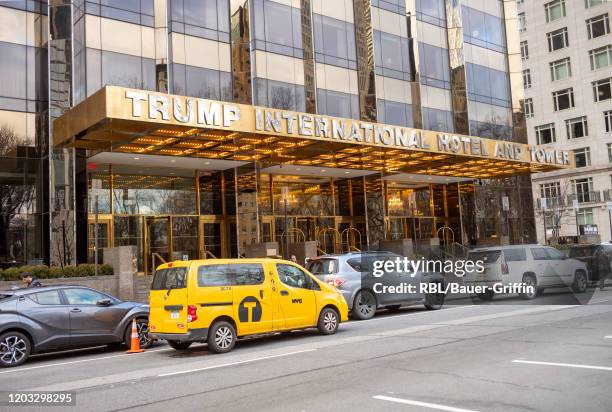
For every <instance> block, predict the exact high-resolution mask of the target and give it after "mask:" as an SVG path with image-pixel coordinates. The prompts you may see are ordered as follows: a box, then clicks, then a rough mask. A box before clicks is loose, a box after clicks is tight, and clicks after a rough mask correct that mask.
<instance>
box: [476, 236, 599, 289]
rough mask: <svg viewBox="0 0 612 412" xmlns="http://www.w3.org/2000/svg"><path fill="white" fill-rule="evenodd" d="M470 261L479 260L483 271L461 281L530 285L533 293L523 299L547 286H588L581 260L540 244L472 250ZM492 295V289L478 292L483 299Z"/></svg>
mask: <svg viewBox="0 0 612 412" xmlns="http://www.w3.org/2000/svg"><path fill="white" fill-rule="evenodd" d="M468 259H469V260H472V261H478V260H482V261H483V262H484V267H485V270H484V272H483V273H477V272H476V271H474V272H470V273H467V274H466V275H465V277H464V284H479V285H487V286H491V287H492V286H493V285H494V284H496V283H501V284H502V285H504V286H507V285H510V284H516V283H523V284H525V285H526V286H533V287H534V288H533V292H532V293H530V292H525V293H521V297H523V298H525V299H533V298H535V297H536V296H538V295H541V294H542V293H543V292H544V290H545V289H547V288H556V287H567V286H570V287H572V289H573V290H574V291H575V292H577V293H581V292H584V291H585V290H586V288H587V273H588V270H587V267H586V265H585V264H584V263H583V262H580V261H578V260H576V259H570V258H568V257H566V256H565V254H564V253H563V252H560V251H559V250H557V249H555V248H553V247H549V246H541V245H520V246H519V245H515V246H501V247H488V248H478V249H473V250H471V251H470V252H469V254H468ZM493 296H494V292H493V290H492V289H489V290H488V291H487V292H486V293H482V294H479V295H478V297H479V298H481V299H482V300H490V299H492V298H493Z"/></svg>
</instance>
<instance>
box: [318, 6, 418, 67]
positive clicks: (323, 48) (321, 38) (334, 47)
mask: <svg viewBox="0 0 612 412" xmlns="http://www.w3.org/2000/svg"><path fill="white" fill-rule="evenodd" d="M312 24H313V31H314V45H315V59H316V61H317V63H323V64H331V65H334V66H339V67H343V68H348V69H353V70H356V69H357V52H356V48H355V26H353V24H351V23H348V22H345V21H342V20H336V19H332V18H331V17H327V16H321V15H319V14H313V15H312ZM406 41H407V40H406ZM406 47H407V46H406ZM400 58H401V54H400Z"/></svg>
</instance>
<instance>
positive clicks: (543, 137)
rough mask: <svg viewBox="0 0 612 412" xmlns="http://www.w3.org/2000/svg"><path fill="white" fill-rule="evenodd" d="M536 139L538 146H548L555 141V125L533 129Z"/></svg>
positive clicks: (550, 124)
mask: <svg viewBox="0 0 612 412" xmlns="http://www.w3.org/2000/svg"><path fill="white" fill-rule="evenodd" d="M535 131H536V137H537V139H538V144H548V143H554V142H556V141H557V133H556V131H555V124H554V123H549V124H544V125H541V126H537V127H536V128H535Z"/></svg>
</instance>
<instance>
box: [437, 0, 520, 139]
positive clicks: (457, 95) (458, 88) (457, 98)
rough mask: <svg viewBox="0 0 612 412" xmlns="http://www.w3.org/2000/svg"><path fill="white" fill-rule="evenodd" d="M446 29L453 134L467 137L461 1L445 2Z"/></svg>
mask: <svg viewBox="0 0 612 412" xmlns="http://www.w3.org/2000/svg"><path fill="white" fill-rule="evenodd" d="M515 2H516V0H515ZM446 29H447V34H448V55H449V65H450V66H449V67H450V71H451V72H450V75H451V100H452V103H453V119H454V126H455V132H456V133H461V134H466V135H469V134H470V121H469V117H468V97H467V86H466V76H465V57H464V55H463V21H462V19H461V1H457V0H446Z"/></svg>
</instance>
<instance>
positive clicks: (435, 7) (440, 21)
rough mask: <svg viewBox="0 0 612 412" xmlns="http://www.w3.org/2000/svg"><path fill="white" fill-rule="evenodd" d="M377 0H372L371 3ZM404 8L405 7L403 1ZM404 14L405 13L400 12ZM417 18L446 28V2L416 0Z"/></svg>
mask: <svg viewBox="0 0 612 412" xmlns="http://www.w3.org/2000/svg"><path fill="white" fill-rule="evenodd" d="M376 1H377V0H373V1H372V5H374V4H375V2H376ZM402 3H404V10H405V8H406V6H405V2H402ZM402 14H404V15H405V14H406V13H402ZM416 15H417V20H420V21H424V22H426V23H429V24H433V25H436V26H439V27H444V28H446V2H445V0H416Z"/></svg>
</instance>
